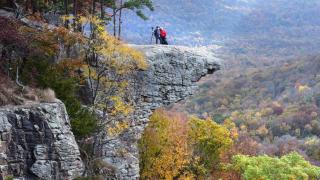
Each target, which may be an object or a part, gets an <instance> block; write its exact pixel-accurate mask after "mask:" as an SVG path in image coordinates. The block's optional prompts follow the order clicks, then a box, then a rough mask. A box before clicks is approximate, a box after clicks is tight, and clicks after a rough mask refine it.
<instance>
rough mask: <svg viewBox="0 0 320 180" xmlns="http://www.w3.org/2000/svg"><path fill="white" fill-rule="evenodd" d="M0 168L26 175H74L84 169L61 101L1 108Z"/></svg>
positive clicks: (62, 176)
mask: <svg viewBox="0 0 320 180" xmlns="http://www.w3.org/2000/svg"><path fill="white" fill-rule="evenodd" d="M0 137H1V139H0V171H1V173H2V175H6V174H10V175H14V176H15V177H24V178H25V179H47V180H51V179H52V180H60V179H70V180H71V179H73V178H75V177H78V176H81V175H82V173H83V170H84V166H83V162H82V160H81V158H80V151H79V148H78V145H77V143H76V141H75V138H74V136H73V134H72V132H71V128H70V123H69V119H68V115H67V113H66V110H65V107H64V105H63V104H62V103H50V104H49V103H42V104H37V105H26V106H15V107H3V108H0Z"/></svg>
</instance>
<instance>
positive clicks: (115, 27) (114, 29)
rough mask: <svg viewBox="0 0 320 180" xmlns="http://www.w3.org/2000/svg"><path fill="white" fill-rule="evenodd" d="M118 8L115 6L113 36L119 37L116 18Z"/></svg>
mask: <svg viewBox="0 0 320 180" xmlns="http://www.w3.org/2000/svg"><path fill="white" fill-rule="evenodd" d="M116 18H117V17H116V8H115V7H113V36H114V37H117V19H116Z"/></svg>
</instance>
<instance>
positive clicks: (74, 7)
mask: <svg viewBox="0 0 320 180" xmlns="http://www.w3.org/2000/svg"><path fill="white" fill-rule="evenodd" d="M73 16H74V18H73V31H77V20H78V2H77V0H73Z"/></svg>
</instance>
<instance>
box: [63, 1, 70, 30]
mask: <svg viewBox="0 0 320 180" xmlns="http://www.w3.org/2000/svg"><path fill="white" fill-rule="evenodd" d="M68 4H69V1H68V0H64V10H65V13H64V14H65V15H66V16H68V15H69V9H68ZM68 26H69V21H68V20H66V22H65V23H64V27H65V28H68Z"/></svg>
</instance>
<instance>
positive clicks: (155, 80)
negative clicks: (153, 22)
mask: <svg viewBox="0 0 320 180" xmlns="http://www.w3.org/2000/svg"><path fill="white" fill-rule="evenodd" d="M132 47H133V48H136V49H138V50H140V51H142V52H143V53H144V54H145V56H146V58H147V60H148V62H149V69H148V70H147V71H141V72H139V73H138V74H137V79H135V80H134V83H135V86H137V88H136V91H137V92H136V97H137V106H136V110H135V112H134V114H133V115H132V117H131V120H130V127H129V128H128V130H127V131H125V132H124V133H122V134H121V135H120V136H119V137H117V138H114V137H108V136H107V135H105V134H104V135H102V137H99V143H98V144H100V146H99V147H98V148H99V149H96V151H97V152H99V155H98V156H101V157H102V158H103V159H104V161H105V162H107V163H108V164H111V165H113V166H114V167H115V168H116V176H117V178H118V179H138V178H139V157H138V155H139V153H138V148H137V142H138V140H139V138H140V137H141V134H142V133H143V130H144V128H145V127H146V125H147V123H148V118H149V116H150V115H151V113H152V110H154V109H156V108H158V107H161V106H166V105H169V104H171V103H174V102H177V101H180V100H182V99H184V98H185V97H187V96H190V95H192V94H193V93H194V92H195V90H196V88H197V85H196V82H197V81H198V80H199V79H200V78H201V77H203V76H205V75H207V74H212V73H213V72H214V71H216V70H218V69H219V67H220V62H219V60H218V59H217V58H215V57H214V56H213V55H212V54H211V53H210V52H209V51H206V50H205V49H200V48H199V49H196V48H187V47H178V46H136V45H132Z"/></svg>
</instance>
